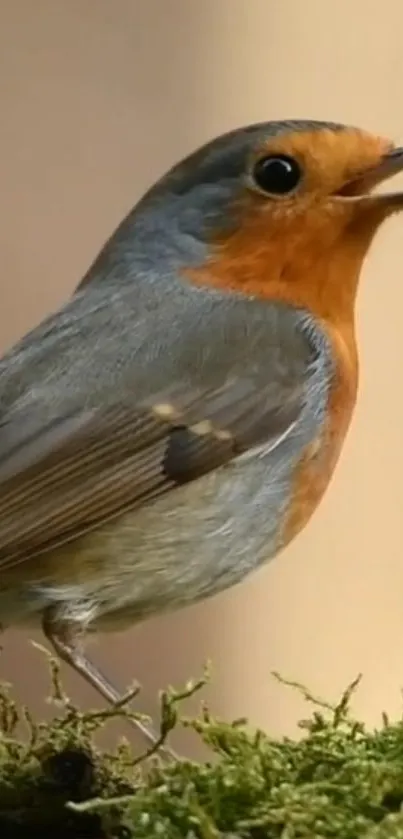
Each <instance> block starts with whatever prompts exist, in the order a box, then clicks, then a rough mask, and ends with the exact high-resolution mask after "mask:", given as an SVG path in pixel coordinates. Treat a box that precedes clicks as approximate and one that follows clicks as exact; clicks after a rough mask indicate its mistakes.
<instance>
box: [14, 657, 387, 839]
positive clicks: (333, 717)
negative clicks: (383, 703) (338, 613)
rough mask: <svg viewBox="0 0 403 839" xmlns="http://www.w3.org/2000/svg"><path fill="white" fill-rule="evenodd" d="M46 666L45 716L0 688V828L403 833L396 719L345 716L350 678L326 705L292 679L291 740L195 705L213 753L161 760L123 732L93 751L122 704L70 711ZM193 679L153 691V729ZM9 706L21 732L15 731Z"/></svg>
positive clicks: (188, 837)
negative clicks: (49, 713)
mask: <svg viewBox="0 0 403 839" xmlns="http://www.w3.org/2000/svg"><path fill="white" fill-rule="evenodd" d="M51 666H52V673H53V677H52V681H53V701H55V702H58V703H61V706H62V710H61V713H60V715H59V716H57V718H56V719H55V720H54V721H53V723H52V724H51V725H48V724H43V723H35V722H33V720H32V719H31V718H30V715H29V713H28V711H27V710H26V709H23V710H22V711H21V712H20V715H18V714H17V709H16V707H15V704H14V703H13V702H12V700H11V699H10V698H9V695H8V693H7V692H6V691H5V690H3V691H2V692H1V694H0V731H1V734H0V836H1V837H2V839H3V837H4V839H20V837H21V839H22V837H24V839H25V837H31V836H32V835H35V836H38V839H39V837H41V839H47V837H49V839H50V837H52V839H84V837H85V839H90V837H94V839H114V837H116V839H131V837H133V839H134V837H135V839H161V837H163V839H219V837H226V839H265V838H266V837H268V839H270V837H282V839H297V837H306V838H307V839H308V837H309V839H324V838H325V837H335V839H338V837H339V839H360V838H361V837H365V839H392V837H393V839H403V811H402V804H403V721H398V722H396V723H393V724H392V723H390V722H389V721H388V720H387V719H386V718H383V723H382V726H381V727H380V729H379V730H377V731H375V732H372V731H367V730H366V728H365V726H364V725H363V724H362V723H359V722H357V721H356V720H354V719H353V718H352V717H351V714H350V710H349V703H350V697H351V693H352V691H353V690H355V688H356V686H357V684H358V680H357V681H356V682H355V683H354V684H353V685H351V686H350V687H349V688H348V689H347V691H346V692H345V693H344V695H343V696H342V698H341V700H340V701H339V702H338V703H337V705H334V706H332V705H330V704H328V703H326V702H322V701H320V700H318V699H315V698H314V697H312V696H311V695H310V694H309V693H308V692H307V691H306V690H305V689H304V688H303V687H302V686H300V685H294V687H296V688H297V689H299V690H301V691H303V693H304V695H305V698H306V699H307V700H308V701H309V702H311V703H313V705H314V708H313V714H312V716H311V718H310V719H309V720H305V721H303V722H301V723H300V725H301V728H302V730H303V733H302V737H301V739H300V740H298V741H295V740H290V739H287V738H285V739H283V740H274V739H272V738H271V737H270V736H269V735H267V734H265V733H263V732H261V731H258V732H251V731H249V730H248V728H247V726H246V725H245V723H244V722H242V721H237V722H234V723H232V724H228V723H225V722H221V721H217V720H215V719H213V718H212V717H211V716H210V714H209V712H208V710H207V708H205V707H202V711H201V714H200V717H199V718H198V719H196V720H181V722H182V723H183V724H185V725H188V726H191V727H192V728H193V729H195V730H196V732H197V733H198V734H199V736H200V737H201V738H202V740H203V741H204V743H206V744H207V745H208V746H209V747H210V748H211V749H212V751H213V752H214V760H212V762H211V763H203V764H199V763H195V762H191V761H183V762H179V763H176V764H174V763H170V764H163V763H162V762H161V761H160V760H159V759H158V757H157V756H156V755H154V756H151V755H148V756H147V755H145V756H143V757H141V758H138V757H137V758H136V757H134V756H133V755H132V754H131V752H130V749H129V747H128V746H127V745H124V744H123V745H120V746H119V747H118V749H117V751H116V753H115V754H102V753H99V752H98V751H97V749H96V748H95V746H94V743H93V737H94V732H95V731H96V730H97V729H98V728H99V726H100V725H103V724H105V722H106V721H107V720H108V718H110V717H111V716H116V715H128V714H129V712H128V711H127V710H126V709H125V708H124V707H121V708H119V709H117V710H116V711H113V712H110V711H100V712H98V711H96V712H91V713H87V714H82V713H80V712H79V711H78V709H77V708H75V707H74V706H72V705H71V703H70V701H69V700H68V699H67V698H66V697H65V696H64V695H63V693H62V689H61V686H60V681H59V676H58V669H57V665H56V664H55V662H54V661H51ZM277 678H279V677H278V676H277ZM203 683H204V682H200V683H199V684H197V685H188V686H187V688H186V690H185V691H183V693H181V694H179V693H176V692H175V691H173V690H170V691H168V692H167V693H165V694H164V695H163V696H162V699H161V709H162V713H161V738H162V739H164V738H165V737H166V735H167V733H168V732H169V731H170V730H171V729H172V728H173V726H174V725H176V724H177V722H178V720H177V713H178V706H179V704H180V701H181V699H183V698H184V697H186V696H189V695H190V694H191V693H193V692H194V690H196V689H198V688H199V687H201V686H202V684H203ZM288 684H289V683H288ZM18 716H20V717H21V716H22V717H24V718H25V720H26V723H27V726H28V731H29V738H28V740H27V742H22V741H20V740H19V739H17V737H16V735H15V727H16V724H17V720H18Z"/></svg>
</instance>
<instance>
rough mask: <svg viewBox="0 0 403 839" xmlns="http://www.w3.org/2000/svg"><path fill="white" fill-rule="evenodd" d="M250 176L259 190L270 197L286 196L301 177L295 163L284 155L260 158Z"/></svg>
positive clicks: (297, 165) (291, 158)
mask: <svg viewBox="0 0 403 839" xmlns="http://www.w3.org/2000/svg"><path fill="white" fill-rule="evenodd" d="M252 174H253V179H254V181H255V183H256V185H257V186H258V187H259V189H261V190H262V191H263V192H267V193H269V194H270V195H287V193H289V192H292V191H293V190H294V189H295V187H296V186H298V183H299V181H300V180H301V175H302V173H301V169H300V167H299V164H298V163H297V161H296V160H294V158H293V157H288V155H285V154H276V155H270V156H267V157H261V158H260V160H258V161H257V162H256V163H255V166H254V169H253V173H252Z"/></svg>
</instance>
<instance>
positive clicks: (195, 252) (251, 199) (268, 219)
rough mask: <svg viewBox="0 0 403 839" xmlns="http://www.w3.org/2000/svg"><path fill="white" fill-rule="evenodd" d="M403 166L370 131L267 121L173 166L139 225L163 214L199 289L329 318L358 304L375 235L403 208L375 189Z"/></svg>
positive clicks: (399, 195) (402, 199)
mask: <svg viewBox="0 0 403 839" xmlns="http://www.w3.org/2000/svg"><path fill="white" fill-rule="evenodd" d="M401 170H403V148H396V147H395V146H394V145H393V143H392V142H391V141H390V140H388V139H385V138H383V137H379V136H376V135H373V134H371V133H368V132H366V131H363V130H361V129H358V128H353V127H348V126H344V125H339V124H332V123H323V122H308V121H305V122H303V121H288V122H269V123H263V124H259V125H252V126H247V127H246V128H241V129H238V130H235V131H232V132H230V133H228V134H225V135H223V136H221V137H219V138H217V139H215V140H213V141H212V142H210V143H208V144H207V145H205V146H203V147H202V148H201V149H199V150H197V151H196V152H195V153H193V154H192V155H190V156H189V157H188V158H186V159H185V160H184V161H182V162H181V163H179V164H178V165H177V166H175V167H174V168H173V169H172V170H171V171H170V172H169V173H168V174H167V175H166V176H165V177H164V178H162V179H161V181H159V182H158V184H157V185H156V186H155V187H153V188H152V189H151V191H150V192H149V193H148V194H147V196H146V197H145V199H144V200H143V202H140V204H139V205H138V207H137V214H138V213H140V216H139V215H137V218H138V219H139V218H140V217H141V211H142V209H147V207H148V208H149V209H150V210H152V212H154V214H155V218H159V219H161V214H162V218H164V219H165V236H166V241H167V242H168V238H169V240H170V242H171V248H172V252H174V250H175V247H176V246H177V254H178V270H179V271H180V272H182V273H184V274H185V275H186V277H187V278H188V279H189V280H190V281H191V282H195V283H200V284H203V285H210V286H213V287H218V288H223V289H228V290H229V289H231V290H233V291H237V292H243V293H246V294H251V295H254V296H262V297H269V298H273V297H276V296H277V297H281V298H283V299H284V298H286V299H287V298H289V297H290V298H291V299H292V301H293V302H294V303H298V302H300V303H301V305H307V303H310V305H311V307H312V308H314V309H316V310H318V309H319V310H320V311H317V314H320V315H324V316H326V310H327V308H328V307H329V306H330V307H333V308H334V306H335V301H336V298H337V300H338V301H339V304H340V305H341V304H342V303H343V302H344V304H346V305H349V306H351V305H353V301H354V297H355V291H356V285H357V279H358V275H359V272H360V268H361V265H362V262H363V259H364V257H365V255H366V252H367V250H368V247H369V245H370V243H371V241H372V238H373V236H374V234H375V232H376V230H377V228H378V227H379V225H380V224H381V222H382V221H383V220H384V219H385V218H386V217H387V216H389V215H390V214H391V213H393V212H395V211H398V210H400V209H402V208H403V192H384V193H381V192H375V191H374V190H375V188H376V187H378V185H379V184H380V183H381V182H383V181H385V180H386V179H387V178H389V177H391V176H392V175H394V174H396V173H397V172H399V171H401ZM144 218H147V213H146V214H145V216H144ZM146 226H147V225H146ZM186 254H188V263H187V261H186ZM307 298H308V299H307ZM339 298H340V300H339Z"/></svg>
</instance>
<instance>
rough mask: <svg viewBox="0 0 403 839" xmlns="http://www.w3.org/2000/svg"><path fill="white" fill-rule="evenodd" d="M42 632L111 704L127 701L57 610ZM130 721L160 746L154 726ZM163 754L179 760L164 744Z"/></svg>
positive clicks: (48, 612) (48, 614) (46, 617)
mask: <svg viewBox="0 0 403 839" xmlns="http://www.w3.org/2000/svg"><path fill="white" fill-rule="evenodd" d="M42 629H43V632H44V635H45V636H46V638H47V639H48V641H50V643H51V644H52V647H53V649H54V651H55V652H56V654H57V655H58V657H59V658H60V659H61V660H62V661H65V662H66V663H67V664H69V665H70V667H72V668H73V670H75V671H76V673H79V674H80V676H82V677H83V678H84V679H85V680H86V682H88V683H89V684H90V685H91V686H92V687H93V688H94V689H95V690H96V691H97V692H98V693H100V694H101V696H102V697H103V698H104V699H106V700H107V701H108V702H109V703H110V704H111V705H121V704H122V703H123V702H124V699H125V697H124V695H122V694H120V693H119V691H118V690H116V688H115V687H114V686H113V685H112V684H111V682H110V681H109V679H107V678H106V676H104V675H103V673H102V672H101V671H100V670H98V668H97V667H95V665H94V664H92V662H91V661H90V660H89V659H88V658H87V657H86V655H85V654H84V653H83V651H82V649H81V647H80V645H79V644H78V636H77V629H76V627H75V625H74V623H73V622H68V621H66V620H60V618H58V616H57V610H54V609H47V610H46V612H45V614H44V616H43V619H42ZM137 687H138V688H140V685H139V684H138V683H135V685H134V688H133V689H134V690H136V688H137ZM128 722H130V723H131V724H132V725H133V726H134V727H135V728H136V729H137V731H140V733H141V734H142V735H143V737H144V738H145V739H146V741H147V742H148V743H149V744H150V745H151V746H153V745H155V744H156V743H157V741H158V739H159V736H158V735H157V733H156V732H155V731H154V730H153V728H152V727H151V726H148V725H146V724H145V723H143V722H141V720H135V719H128ZM159 751H160V752H161V753H162V754H163V755H164V757H168V758H170V759H171V760H177V759H178V756H177V755H176V754H175V753H174V752H173V751H172V750H171V749H170V748H168V747H167V746H165V745H162V746H161V747H160V749H159Z"/></svg>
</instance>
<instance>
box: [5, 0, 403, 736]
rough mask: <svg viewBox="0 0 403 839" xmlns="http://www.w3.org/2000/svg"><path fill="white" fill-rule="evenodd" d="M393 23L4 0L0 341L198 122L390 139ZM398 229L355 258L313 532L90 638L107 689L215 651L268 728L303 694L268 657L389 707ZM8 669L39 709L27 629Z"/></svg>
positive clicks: (321, 687) (14, 331)
mask: <svg viewBox="0 0 403 839" xmlns="http://www.w3.org/2000/svg"><path fill="white" fill-rule="evenodd" d="M402 32H403V9H402V7H401V4H400V3H399V0H383V2H382V3H379V4H376V3H372V4H370V3H368V2H367V0H355V2H354V3H351V2H350V0H339V2H338V3H333V4H332V3H323V2H321V0H304V2H303V3H302V2H299V0H282V2H278V3H276V2H274V0H273V2H270V1H269V0H247V2H246V0H218V1H217V0H203V2H202V3H200V0H137V1H136V0H113V2H112V0H97V2H92V0H36V2H35V3H33V2H31V0H0V103H1V121H0V147H1V156H0V185H1V186H0V214H1V224H0V261H1V266H2V270H1V280H0V282H1V307H0V327H1V331H0V341H1V345H2V346H3V347H6V346H7V345H9V344H10V343H11V342H12V341H13V340H14V339H15V338H17V336H19V335H20V334H21V333H22V332H23V331H24V330H26V329H27V328H28V327H29V326H30V325H33V324H34V323H36V322H37V321H38V320H39V319H40V318H41V317H42V316H43V315H44V314H45V313H46V312H48V311H49V310H51V309H52V308H54V307H56V306H57V305H58V304H59V303H61V302H62V301H63V300H64V299H65V298H66V297H67V296H68V294H69V293H70V291H71V290H72V288H73V287H74V285H75V284H76V283H77V281H78V280H79V279H80V277H81V275H82V274H83V272H84V271H85V269H86V267H87V266H88V264H89V262H90V261H91V260H92V259H93V257H94V255H95V253H96V252H97V250H98V249H99V247H100V246H101V244H102V243H103V241H104V239H105V237H106V236H108V235H109V234H110V232H111V231H112V230H113V228H114V227H115V226H116V224H117V223H118V222H119V221H120V219H121V217H122V216H123V214H124V213H126V211H127V210H128V209H129V207H130V206H131V205H132V203H134V201H135V200H136V199H137V198H138V197H139V195H140V194H141V192H142V190H143V189H144V188H145V187H146V186H147V185H148V184H149V183H150V182H151V181H152V180H153V179H154V178H156V177H157V176H159V175H160V174H161V173H162V172H163V171H164V169H166V168H167V167H168V166H169V165H170V164H171V163H173V162H174V161H175V160H176V159H177V158H179V157H181V156H182V155H183V154H185V153H187V152H188V151H190V150H191V149H192V148H193V147H194V146H196V145H198V144H200V143H201V142H203V141H204V140H206V139H208V138H209V137H211V136H212V135H214V134H216V133H219V132H221V131H223V130H226V129H229V128H231V127H233V126H235V125H238V124H241V123H245V122H249V121H255V120H261V119H272V118H277V117H280V118H281V117H313V118H325V119H326V118H330V119H335V120H342V121H346V122H353V123H356V124H360V125H362V126H363V127H367V128H370V129H371V128H372V129H374V130H375V131H379V132H380V133H383V134H388V133H389V134H390V135H391V136H392V137H394V138H396V139H399V135H400V139H403V97H402V79H403V34H402ZM402 225H403V219H400V220H399V219H396V220H394V221H393V222H390V223H389V225H388V227H387V229H385V230H384V231H383V232H382V235H381V236H380V237H379V238H378V240H377V242H376V244H375V246H374V248H373V250H372V253H371V257H370V259H369V261H368V263H367V265H366V268H365V272H364V273H365V276H364V277H363V283H362V286H361V294H360V301H359V304H360V305H359V331H360V341H361V352H362V384H361V393H360V401H359V406H358V410H357V413H356V416H355V419H354V425H353V428H352V431H351V433H350V435H349V438H348V442H347V445H346V447H345V450H344V454H343V458H342V461H341V463H340V466H339V469H338V472H337V475H336V477H335V479H334V481H333V483H332V486H331V489H330V491H329V492H328V494H327V497H326V499H325V501H324V503H323V505H322V507H321V509H320V511H319V512H318V514H317V515H316V517H315V518H314V520H313V521H312V523H311V524H310V525H309V527H308V528H307V530H306V532H305V533H304V534H303V535H302V536H301V537H300V538H299V539H298V540H297V541H296V542H295V544H294V545H293V546H292V547H291V548H290V549H289V550H288V551H287V552H286V553H285V554H284V555H283V556H282V557H281V559H279V560H278V561H276V562H275V563H274V564H273V565H271V566H270V567H268V568H266V569H264V570H263V571H261V572H259V573H258V574H256V575H255V576H254V577H253V578H251V579H249V580H248V581H247V582H245V583H244V584H243V585H242V586H241V587H239V588H238V589H236V590H233V591H231V592H228V593H226V594H225V595H223V596H220V597H217V598H216V599H214V600H211V601H210V602H209V603H207V604H204V605H202V606H198V607H196V608H192V609H188V610H187V611H186V612H182V613H179V614H176V615H172V616H169V617H166V618H164V619H163V620H155V621H151V622H149V623H148V624H146V625H143V626H140V627H138V628H136V629H134V630H133V631H131V632H129V633H126V634H124V635H120V636H113V637H109V638H99V639H98V641H97V643H96V644H95V646H94V648H93V650H92V652H93V656H94V658H96V660H97V661H98V662H103V664H104V666H105V668H106V669H107V670H108V672H109V673H110V674H111V675H112V676H113V677H114V678H115V679H116V681H117V682H118V684H119V685H122V686H124V685H125V684H126V683H127V682H128V681H129V680H130V678H131V676H132V675H133V673H135V674H136V675H138V676H139V678H140V679H141V680H142V682H143V683H144V685H145V689H144V694H143V707H147V708H151V707H152V706H153V703H154V699H155V694H156V690H157V689H158V688H159V687H160V686H163V685H165V684H166V683H167V682H168V681H170V682H174V683H178V682H179V683H181V682H182V681H184V680H185V679H187V678H188V677H189V676H191V675H197V674H198V673H199V672H200V670H201V668H202V665H203V662H204V661H205V659H206V658H208V657H210V658H212V660H213V663H214V670H213V685H212V687H211V688H210V689H209V691H208V695H209V698H210V701H211V704H212V706H213V708H214V709H215V710H216V711H218V712H219V713H221V714H225V715H227V716H230V717H232V716H237V715H244V714H246V715H248V716H249V717H250V719H251V721H253V722H254V723H257V724H259V725H263V726H265V727H267V728H269V729H270V730H271V731H273V732H276V733H278V732H288V733H289V732H293V731H295V724H296V720H297V718H298V715H300V714H305V712H306V709H305V708H304V707H303V705H302V702H301V700H300V699H299V698H298V697H297V696H295V695H293V693H292V692H289V691H287V690H286V689H284V688H281V687H279V686H278V685H277V684H275V683H274V682H273V681H272V680H271V678H270V675H269V674H270V671H271V670H272V669H279V670H280V671H281V672H282V673H283V674H284V675H287V676H289V677H292V678H295V679H300V680H303V681H305V682H306V683H308V684H309V685H310V687H311V688H312V689H313V690H315V691H319V692H321V693H323V694H325V695H326V696H327V697H329V698H332V697H335V698H336V697H337V696H338V695H339V693H340V692H341V690H342V689H343V688H344V686H345V685H346V683H347V682H348V681H349V680H350V679H352V678H353V677H354V676H355V675H356V674H357V672H359V671H362V672H363V673H364V677H365V678H364V681H363V684H362V687H361V689H360V692H359V694H358V696H357V698H356V702H355V705H356V708H357V709H358V710H359V712H360V713H361V714H363V715H364V716H365V718H366V719H367V720H368V721H370V722H371V723H374V722H377V721H379V717H380V712H381V710H382V709H383V708H387V709H388V710H389V711H390V712H391V713H392V714H393V713H398V712H399V711H400V707H401V694H400V688H401V686H402V685H403V649H402V647H403V643H402V642H403V609H402V603H401V601H402V593H403V562H402V557H401V523H402V516H403V511H402V504H401V498H402V493H403V469H402V466H403V446H402V440H401V429H402V427H403V398H402V386H401V382H402V376H401V369H402V362H401V359H402V354H403V332H402V315H401V311H402V304H403V288H402V286H403V248H402V246H401V237H402V234H401V231H402V230H403V227H402ZM393 368H395V369H396V371H397V372H396V374H394V373H393ZM0 585H1V580H0ZM0 672H1V675H2V676H4V678H7V679H10V680H12V681H13V682H14V684H15V689H16V691H17V693H18V695H19V696H20V697H22V698H24V699H25V700H29V701H30V702H31V704H32V705H33V707H34V709H41V711H43V710H44V708H45V707H46V706H44V704H43V697H44V695H45V693H46V669H45V666H44V664H43V661H42V659H41V657H40V654H39V653H38V652H37V651H35V650H33V649H32V648H31V647H30V645H29V640H28V638H27V637H26V636H25V635H23V634H19V633H18V632H15V633H14V632H12V633H8V634H7V635H6V636H5V638H4V652H3V654H2V657H1V659H0ZM68 685H69V690H70V692H71V693H72V694H73V696H74V697H75V698H76V699H78V700H79V701H80V702H82V703H83V704H85V703H88V702H89V701H91V700H92V699H93V695H92V693H91V691H90V690H89V689H87V688H85V686H83V685H82V684H80V683H79V682H77V680H76V679H74V678H71V677H69V678H68Z"/></svg>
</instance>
